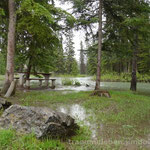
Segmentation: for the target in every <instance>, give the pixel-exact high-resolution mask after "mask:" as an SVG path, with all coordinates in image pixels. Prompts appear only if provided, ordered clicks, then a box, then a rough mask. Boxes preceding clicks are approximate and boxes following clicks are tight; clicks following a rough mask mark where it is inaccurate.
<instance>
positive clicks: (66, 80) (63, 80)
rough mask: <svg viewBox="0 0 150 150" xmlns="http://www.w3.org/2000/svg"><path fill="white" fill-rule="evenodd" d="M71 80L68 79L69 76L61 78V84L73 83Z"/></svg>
mask: <svg viewBox="0 0 150 150" xmlns="http://www.w3.org/2000/svg"><path fill="white" fill-rule="evenodd" d="M73 82H74V81H73V80H72V79H69V78H64V79H62V85H67V86H69V85H73Z"/></svg>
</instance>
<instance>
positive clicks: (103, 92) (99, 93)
mask: <svg viewBox="0 0 150 150" xmlns="http://www.w3.org/2000/svg"><path fill="white" fill-rule="evenodd" d="M91 96H100V97H107V98H111V96H110V93H109V92H108V91H106V90H95V91H94V92H93V93H92V94H91Z"/></svg>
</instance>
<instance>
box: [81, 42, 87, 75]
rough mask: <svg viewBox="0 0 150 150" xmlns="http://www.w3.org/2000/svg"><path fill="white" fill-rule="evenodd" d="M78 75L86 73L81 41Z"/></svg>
mask: <svg viewBox="0 0 150 150" xmlns="http://www.w3.org/2000/svg"><path fill="white" fill-rule="evenodd" d="M80 47H81V48H80V74H85V73H86V68H85V67H86V66H85V55H84V49H83V43H82V41H81V43H80Z"/></svg>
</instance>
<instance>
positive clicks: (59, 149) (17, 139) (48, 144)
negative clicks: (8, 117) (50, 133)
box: [0, 130, 65, 150]
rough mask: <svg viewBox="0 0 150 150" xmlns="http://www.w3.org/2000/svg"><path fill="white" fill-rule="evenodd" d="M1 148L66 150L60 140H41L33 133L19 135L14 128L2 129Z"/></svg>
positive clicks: (13, 149)
mask: <svg viewBox="0 0 150 150" xmlns="http://www.w3.org/2000/svg"><path fill="white" fill-rule="evenodd" d="M0 137H1V138H0V149H2V150H4V149H7V150H41V149H42V150H65V144H63V143H62V142H61V141H59V140H48V139H45V140H43V141H40V140H38V139H36V138H35V136H34V135H33V134H29V135H19V134H17V133H16V132H15V131H13V130H0Z"/></svg>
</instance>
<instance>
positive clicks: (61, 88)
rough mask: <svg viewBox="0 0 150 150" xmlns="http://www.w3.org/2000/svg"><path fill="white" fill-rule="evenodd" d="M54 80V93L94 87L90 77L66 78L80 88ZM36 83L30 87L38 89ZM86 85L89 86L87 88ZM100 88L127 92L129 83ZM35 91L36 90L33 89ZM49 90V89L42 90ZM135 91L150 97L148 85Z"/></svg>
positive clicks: (138, 84) (103, 84) (104, 85)
mask: <svg viewBox="0 0 150 150" xmlns="http://www.w3.org/2000/svg"><path fill="white" fill-rule="evenodd" d="M54 78H55V79H56V88H55V91H76V92H78V91H92V90H93V89H94V87H95V81H94V80H92V77H77V78H67V79H70V80H72V81H74V82H75V81H78V82H80V83H81V86H63V85H62V81H63V80H64V79H66V78H62V77H54ZM2 84H3V83H2V81H0V87H2ZM38 84H39V83H38V81H33V82H31V85H34V86H35V85H36V87H38ZM86 84H88V85H89V86H88V87H87V86H86ZM101 88H102V89H107V90H129V89H130V82H101ZM35 89H36V88H35ZM44 90H51V89H44ZM137 91H138V92H142V93H145V94H148V95H150V83H137Z"/></svg>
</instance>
